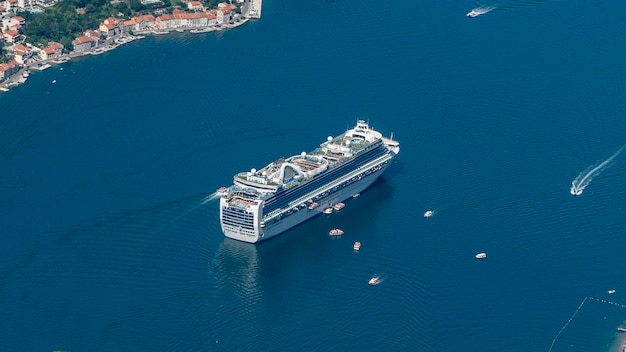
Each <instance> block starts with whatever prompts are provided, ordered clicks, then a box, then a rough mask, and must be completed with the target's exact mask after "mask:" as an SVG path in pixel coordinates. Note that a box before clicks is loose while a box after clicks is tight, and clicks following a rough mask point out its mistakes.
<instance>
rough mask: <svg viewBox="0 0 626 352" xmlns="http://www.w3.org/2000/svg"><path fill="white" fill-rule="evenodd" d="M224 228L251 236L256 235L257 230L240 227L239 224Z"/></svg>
mask: <svg viewBox="0 0 626 352" xmlns="http://www.w3.org/2000/svg"><path fill="white" fill-rule="evenodd" d="M224 228H225V229H227V230H230V231H234V232H239V233H242V234H244V235H249V236H254V235H256V231H254V230H246V229H242V228H239V227H237V226H224Z"/></svg>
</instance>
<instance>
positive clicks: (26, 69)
mask: <svg viewBox="0 0 626 352" xmlns="http://www.w3.org/2000/svg"><path fill="white" fill-rule="evenodd" d="M244 4H245V5H246V4H249V5H248V6H245V8H244V9H245V10H244V11H242V14H241V17H238V18H237V19H236V20H235V21H233V22H232V23H225V24H220V25H215V26H208V27H181V28H167V29H157V28H149V29H146V30H143V31H136V32H134V33H133V34H126V33H124V34H121V35H119V36H117V37H113V38H110V39H109V40H108V42H107V43H105V44H104V45H102V46H98V47H94V48H92V49H91V50H86V51H81V52H76V51H72V52H70V53H69V54H64V55H61V56H59V57H55V58H52V59H47V60H36V61H34V62H31V63H28V64H26V65H23V66H22V67H20V68H19V69H18V70H17V71H16V72H15V73H14V74H12V75H11V76H9V77H7V78H6V79H4V80H3V81H1V82H0V93H1V92H8V91H9V90H10V89H11V88H14V87H17V86H20V85H22V84H24V83H26V81H27V78H28V76H29V75H30V74H31V73H32V72H34V71H44V70H47V69H48V68H50V67H52V66H53V65H58V64H63V63H65V62H68V61H70V60H72V59H74V58H77V57H82V56H87V55H100V54H103V53H105V52H108V51H112V50H114V49H117V48H118V47H120V46H122V45H125V44H128V43H130V42H133V41H135V40H138V39H144V38H145V37H146V36H147V35H163V34H169V33H171V32H172V31H174V32H178V33H183V32H190V33H208V32H215V31H223V30H227V29H233V28H236V27H239V26H241V25H243V24H245V23H247V22H248V21H249V20H251V19H260V18H261V7H262V4H263V0H250V1H249V2H245V3H244Z"/></svg>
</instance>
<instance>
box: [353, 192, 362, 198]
mask: <svg viewBox="0 0 626 352" xmlns="http://www.w3.org/2000/svg"><path fill="white" fill-rule="evenodd" d="M360 195H361V193H356V194H354V195H352V198H356V197H358V196H360Z"/></svg>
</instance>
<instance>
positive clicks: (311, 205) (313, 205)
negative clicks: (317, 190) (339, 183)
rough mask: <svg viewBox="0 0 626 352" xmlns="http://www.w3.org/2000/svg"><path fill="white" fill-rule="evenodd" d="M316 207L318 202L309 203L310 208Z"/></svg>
mask: <svg viewBox="0 0 626 352" xmlns="http://www.w3.org/2000/svg"><path fill="white" fill-rule="evenodd" d="M315 208H317V203H316V202H313V203H311V204H309V210H313V209H315Z"/></svg>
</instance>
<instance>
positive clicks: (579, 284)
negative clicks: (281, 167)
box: [0, 0, 626, 352]
mask: <svg viewBox="0 0 626 352" xmlns="http://www.w3.org/2000/svg"><path fill="white" fill-rule="evenodd" d="M478 6H496V9H495V10H493V11H491V12H489V13H488V14H485V15H483V16H479V17H476V18H472V19H470V18H467V17H466V16H465V14H466V13H467V12H468V11H469V10H471V9H472V8H474V7H478ZM625 11H626V3H625V2H623V1H608V2H592V1H582V0H573V1H559V0H553V1H550V0H528V1H522V0H499V1H497V2H496V1H494V2H485V1H482V2H478V1H473V2H472V1H466V2H460V1H449V0H444V1H408V0H399V1H395V2H394V3H381V2H379V1H370V0H365V1H357V0H319V1H288V0H276V1H265V2H264V8H263V18H262V19H261V20H259V21H255V22H250V23H248V24H246V25H244V26H241V27H239V28H236V29H233V30H230V31H226V32H219V33H205V34H191V33H174V34H170V35H161V36H151V37H147V38H146V39H143V40H140V41H135V42H132V43H130V44H128V45H126V46H124V47H121V48H119V49H117V50H115V51H112V52H107V53H105V54H102V55H98V56H94V57H84V58H80V59H77V60H74V61H72V62H69V63H66V64H64V65H61V66H55V67H53V68H50V69H48V70H46V71H44V72H40V73H39V72H37V73H34V74H32V75H31V76H30V77H29V78H28V82H27V83H26V84H25V85H23V86H20V87H18V88H16V89H13V90H11V91H10V92H8V93H4V94H2V95H0V209H1V210H2V211H1V212H0V231H1V233H0V240H1V241H2V242H1V243H2V245H1V246H0V312H2V319H1V320H0V348H1V349H2V350H14V351H54V350H64V351H74V352H77V351H148V350H151V351H214V350H215V351H218V350H222V351H253V350H257V351H259V350H260V351H270V350H275V351H296V350H297V351H299V350H310V351H351V350H358V351H382V350H384V351H389V350H395V351H457V350H459V349H463V350H470V351H479V350H480V351H549V350H551V351H585V352H589V351H616V350H618V349H619V347H621V344H622V342H623V341H622V340H623V337H620V336H619V335H618V333H617V331H616V328H617V327H618V326H620V324H622V323H624V320H626V307H624V306H623V305H622V304H626V284H625V283H626V277H625V274H624V273H623V272H622V270H621V269H622V268H623V261H624V260H623V258H624V246H625V244H626V241H625V240H624V235H625V230H624V224H625V223H626V194H625V193H624V187H625V186H626V158H619V157H618V158H617V159H616V160H615V163H614V164H613V165H612V166H611V167H610V168H607V169H606V170H604V171H603V172H602V173H601V174H600V176H599V177H597V178H596V179H594V180H593V181H592V182H591V184H590V185H589V186H588V187H587V188H586V189H585V191H584V193H583V194H582V195H581V196H580V197H573V196H572V195H570V194H569V187H570V185H571V182H572V180H573V179H574V178H575V177H576V176H577V175H578V174H579V173H580V172H581V171H583V170H585V169H586V168H588V167H589V166H590V165H593V164H594V163H596V162H598V161H602V160H604V159H606V158H608V157H609V156H610V155H611V154H612V153H614V152H615V151H616V150H618V149H619V148H620V147H621V146H622V145H624V143H626V118H625V116H626V103H625V102H624V94H625V93H626V85H625V84H624V77H626V66H625V65H624V64H623V63H624V62H626V50H624V47H625V46H626V40H625V39H624V38H625V37H624V35H623V33H625V32H626V22H624V21H623V16H621V14H623V13H624V12H625ZM53 80H56V83H52V81H53ZM357 118H363V119H366V120H369V121H370V123H371V125H373V126H374V127H375V128H376V129H378V130H380V131H381V132H383V133H384V134H385V135H390V134H391V133H393V135H394V138H395V139H397V140H398V141H400V143H401V152H400V155H399V157H398V158H397V159H396V160H397V161H396V162H395V163H394V164H393V165H392V166H391V167H390V168H389V169H388V170H387V171H386V173H385V174H384V176H383V177H382V178H381V179H380V180H379V181H377V182H376V183H375V184H374V185H373V186H372V187H371V188H370V189H368V190H367V191H365V192H363V194H362V195H361V197H359V198H356V199H354V200H350V201H348V202H347V205H346V208H344V209H343V210H342V211H341V212H339V213H336V214H333V215H332V216H329V217H318V218H315V219H313V220H311V221H308V222H306V223H304V224H302V225H300V226H298V227H296V228H294V229H292V230H290V231H288V232H287V233H285V234H283V235H281V236H279V237H277V238H275V239H272V240H270V241H267V242H263V243H260V244H257V245H250V244H244V243H239V242H236V241H232V240H228V239H225V238H224V237H223V235H222V234H221V232H220V229H219V219H218V203H217V200H216V199H215V198H214V197H212V194H213V192H214V191H215V189H217V188H218V187H220V186H222V185H229V184H230V183H231V182H232V176H233V175H234V174H235V173H237V172H240V171H244V170H247V169H250V168H253V167H255V168H259V167H262V166H264V165H265V164H267V163H269V162H270V161H272V160H273V159H275V158H277V157H280V156H289V155H292V154H296V153H299V152H302V151H309V150H311V149H313V148H315V147H316V146H317V145H318V144H319V143H320V142H322V141H323V140H325V138H326V136H328V135H336V134H338V133H340V132H342V131H343V130H344V129H345V128H346V127H348V126H350V125H353V124H354V122H355V121H356V119H357ZM428 209H433V210H434V211H435V216H433V217H432V218H429V219H424V218H423V217H422V214H423V212H424V211H426V210H428ZM332 227H341V228H342V229H343V230H344V231H345V235H343V236H342V237H341V238H338V239H333V238H330V236H328V235H327V232H328V230H329V229H330V228H332ZM354 241H361V243H362V248H361V250H360V252H358V253H354V252H353V250H352V244H353V242H354ZM478 252H486V253H487V255H488V257H487V259H485V260H482V261H477V260H476V259H475V258H474V255H475V254H476V253H478ZM374 275H379V276H380V277H381V278H382V280H383V281H382V283H381V284H380V285H378V286H376V287H369V286H368V285H367V281H368V280H369V278H370V277H372V276H374ZM609 289H615V290H616V293H615V294H613V295H609V294H608V293H607V290H609ZM581 303H582V305H581ZM579 307H580V309H578V308H579Z"/></svg>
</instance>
